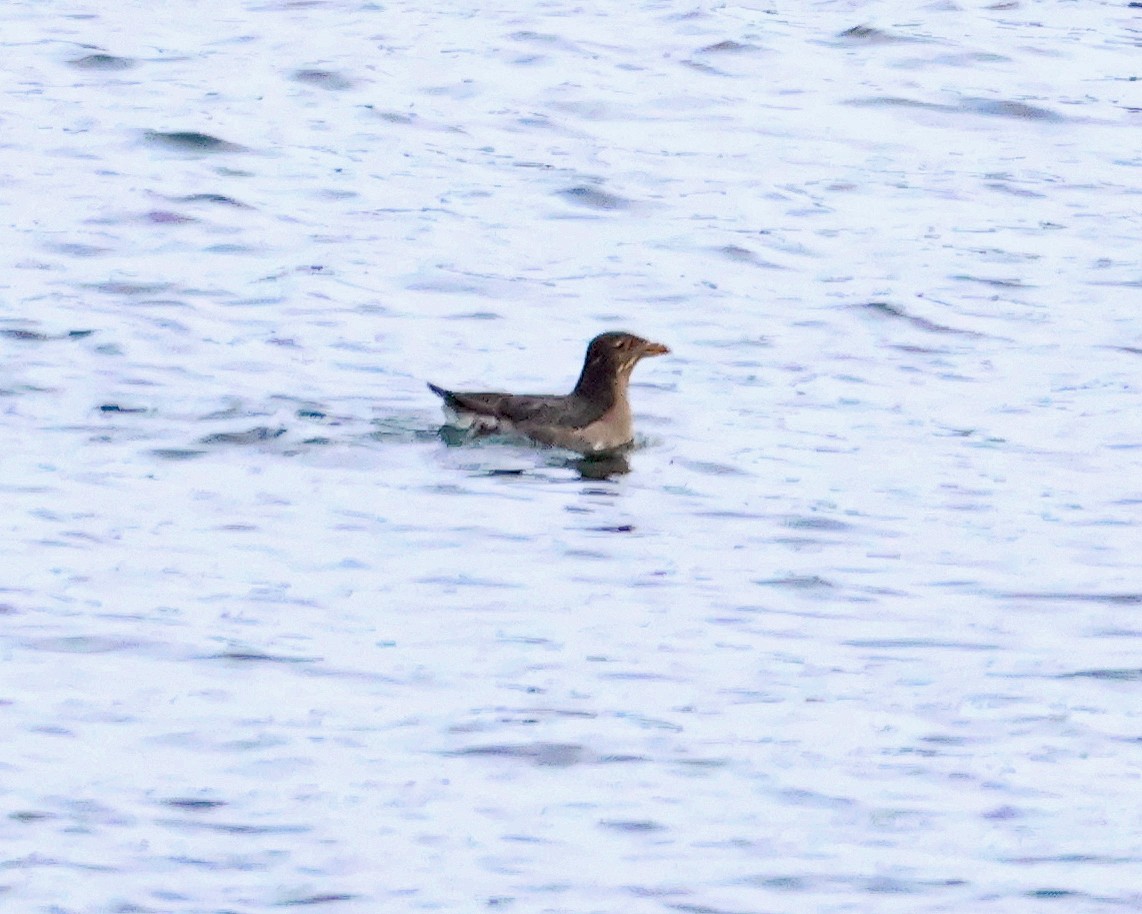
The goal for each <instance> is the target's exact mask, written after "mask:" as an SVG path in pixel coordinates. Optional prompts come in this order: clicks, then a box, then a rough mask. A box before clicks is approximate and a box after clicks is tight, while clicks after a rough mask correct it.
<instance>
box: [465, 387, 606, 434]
mask: <svg viewBox="0 0 1142 914" xmlns="http://www.w3.org/2000/svg"><path fill="white" fill-rule="evenodd" d="M445 402H447V403H448V405H449V406H451V407H452V408H453V409H463V410H469V411H471V412H474V413H480V414H482V415H485V416H495V417H496V418H497V419H507V420H508V421H510V422H514V423H516V424H517V425H519V424H532V425H553V426H563V427H566V428H582V427H583V426H585V425H589V424H590V423H592V422H593V421H595V420H596V419H598V418H599V416H598V415H597V413H598V412H599V410H598V409H597V408H596V407H594V406H593V405H592V404H591V403H589V402H587V401H586V400H583V399H581V398H579V397H575V396H569V397H554V396H519V395H516V394H501V393H454V392H453V393H451V394H450V396H449V397H447V398H445Z"/></svg>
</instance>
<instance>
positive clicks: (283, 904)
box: [273, 892, 357, 908]
mask: <svg viewBox="0 0 1142 914" xmlns="http://www.w3.org/2000/svg"><path fill="white" fill-rule="evenodd" d="M356 897H357V896H356V895H349V894H345V893H339V892H323V893H320V894H318V895H304V896H301V897H298V898H290V899H287V900H286V901H275V902H274V903H273V907H275V908H292V907H302V906H304V905H311V904H331V903H333V902H336V901H352V900H353V899H354V898H356Z"/></svg>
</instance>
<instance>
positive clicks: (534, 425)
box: [428, 332, 670, 455]
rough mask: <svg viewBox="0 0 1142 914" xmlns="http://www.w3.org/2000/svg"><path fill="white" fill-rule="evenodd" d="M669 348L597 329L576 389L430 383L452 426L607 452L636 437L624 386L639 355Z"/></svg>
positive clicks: (591, 451)
mask: <svg viewBox="0 0 1142 914" xmlns="http://www.w3.org/2000/svg"><path fill="white" fill-rule="evenodd" d="M669 351H670V350H669V349H667V348H666V347H665V346H663V345H662V344H661V343H652V342H650V341H649V340H644V339H643V338H642V337H639V336H635V335H634V334H633V333H620V332H611V333H600V334H599V335H598V336H597V337H595V338H594V339H593V340H591V342H590V344H589V345H588V346H587V359H586V361H585V362H584V363H583V371H582V373H581V374H580V375H579V380H578V381H577V382H576V384H575V389H574V390H572V391H571V393H569V394H567V395H566V396H557V395H546V396H533V395H526V394H525V395H517V394H504V393H468V392H460V391H452V390H444V389H443V388H441V387H437V386H436V385H435V384H429V385H428V386H429V388H430V389H431V390H432V392H433V393H434V394H436V395H437V396H439V397H440V398H441V399H442V400H443V401H444V412H445V414H446V415H447V417H448V422H449V424H450V425H454V426H456V427H458V428H462V429H467V430H468V431H469V432H470V433H472V434H475V435H488V434H496V433H499V434H505V433H506V434H513V433H514V434H520V435H526V436H527V437H528V438H531V439H532V440H533V441H538V442H540V443H541V444H548V445H552V446H555V447H562V448H567V449H568V450H571V451H578V452H579V453H580V454H586V455H591V454H605V453H609V452H614V451H618V450H621V449H622V448H625V447H628V446H629V445H630V444H631V442H632V441H633V439H634V428H633V425H632V422H631V411H630V400H629V398H628V397H627V388H628V386H629V384H630V375H631V371H633V370H634V366H635V365H636V364H638V361H639V359H642V358H645V357H647V356H653V355H664V354H665V353H667V352H669Z"/></svg>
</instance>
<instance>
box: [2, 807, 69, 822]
mask: <svg viewBox="0 0 1142 914" xmlns="http://www.w3.org/2000/svg"><path fill="white" fill-rule="evenodd" d="M8 818H9V819H12V820H14V821H16V822H42V821H44V820H45V819H58V818H59V816H57V815H56V814H55V813H54V812H41V811H40V810H36V809H26V810H17V811H16V812H10V813H8Z"/></svg>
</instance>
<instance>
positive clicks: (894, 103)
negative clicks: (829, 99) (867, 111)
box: [845, 95, 956, 112]
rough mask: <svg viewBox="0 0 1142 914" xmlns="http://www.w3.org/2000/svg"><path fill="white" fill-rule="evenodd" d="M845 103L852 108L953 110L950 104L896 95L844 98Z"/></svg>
mask: <svg viewBox="0 0 1142 914" xmlns="http://www.w3.org/2000/svg"><path fill="white" fill-rule="evenodd" d="M845 104H846V105H851V106H852V107H854V108H914V109H917V110H919V111H944V112H954V111H955V110H956V109H955V108H954V107H952V106H951V105H939V104H936V103H935V102H922V101H918V100H916V99H914V98H901V97H899V96H896V95H886V96H878V97H873V98H850V99H846V101H845Z"/></svg>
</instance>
